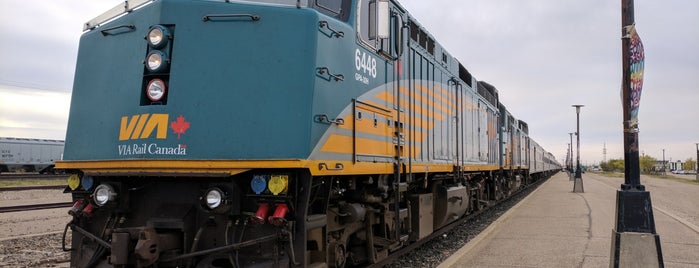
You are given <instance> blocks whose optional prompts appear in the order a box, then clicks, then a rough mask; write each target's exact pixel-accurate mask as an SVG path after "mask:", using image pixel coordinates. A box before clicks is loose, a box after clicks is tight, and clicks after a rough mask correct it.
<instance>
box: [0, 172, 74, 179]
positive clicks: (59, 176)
mask: <svg viewBox="0 0 699 268" xmlns="http://www.w3.org/2000/svg"><path fill="white" fill-rule="evenodd" d="M69 176H70V174H35V173H20V174H14V173H3V174H0V180H20V179H55V180H58V179H68V177H69Z"/></svg>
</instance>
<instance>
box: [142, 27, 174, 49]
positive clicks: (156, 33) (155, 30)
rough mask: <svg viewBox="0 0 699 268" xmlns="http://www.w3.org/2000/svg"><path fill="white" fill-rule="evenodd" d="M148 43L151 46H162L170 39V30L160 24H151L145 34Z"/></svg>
mask: <svg viewBox="0 0 699 268" xmlns="http://www.w3.org/2000/svg"><path fill="white" fill-rule="evenodd" d="M146 39H147V40H148V44H149V45H150V46H151V47H153V48H163V47H164V46H165V45H167V42H168V40H169V39H170V31H169V30H168V29H167V28H165V27H164V26H162V25H153V26H151V27H150V30H149V31H148V36H146Z"/></svg>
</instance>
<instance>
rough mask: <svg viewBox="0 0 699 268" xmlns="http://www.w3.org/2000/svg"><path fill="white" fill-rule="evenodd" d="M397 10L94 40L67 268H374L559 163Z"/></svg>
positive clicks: (253, 15) (115, 16)
mask: <svg viewBox="0 0 699 268" xmlns="http://www.w3.org/2000/svg"><path fill="white" fill-rule="evenodd" d="M498 94H499V93H498V91H497V89H495V87H493V86H492V85H489V84H487V83H485V82H482V81H478V80H476V79H475V78H474V77H473V76H472V75H471V73H470V72H469V71H468V70H467V69H466V68H465V67H464V66H463V65H462V64H461V63H459V62H458V61H457V59H455V58H454V57H452V56H451V55H450V54H449V53H448V52H447V51H446V50H445V49H444V48H443V47H442V46H441V45H440V44H439V43H438V42H437V41H435V39H434V37H433V36H431V35H430V34H429V33H428V32H427V31H426V30H425V29H424V28H423V27H421V26H420V25H419V23H418V22H417V21H416V20H415V19H414V18H413V17H411V16H410V14H409V13H408V12H407V11H406V10H405V9H404V8H403V7H401V6H400V4H399V3H398V2H397V1H389V0H245V1H235V0H221V1H215V0H155V1H147V0H132V1H126V2H125V3H124V4H123V5H119V6H117V7H115V8H114V9H112V10H110V11H108V12H106V13H105V14H103V15H101V16H99V17H97V18H95V19H94V20H92V21H90V22H88V23H86V25H85V33H84V34H83V36H82V37H81V40H80V48H79V53H78V59H77V67H76V72H75V81H74V86H73V95H72V103H71V108H70V116H69V122H68V130H67V134H66V142H65V151H64V161H62V162H59V163H58V164H57V167H58V168H62V169H65V170H68V171H70V172H72V173H73V175H72V176H71V178H70V180H69V187H70V189H69V192H70V193H71V194H72V197H73V200H74V202H75V205H74V206H73V208H71V210H70V214H71V215H73V220H72V221H71V222H70V223H69V224H68V227H69V228H70V229H71V230H72V231H73V232H72V241H71V243H70V248H71V262H72V264H71V266H73V267H93V266H105V265H111V266H124V267H125V266H139V267H142V266H158V267H174V266H192V267H212V266H216V267H227V266H231V267H297V266H298V267H324V266H328V267H344V266H354V265H366V264H370V263H376V262H378V261H381V260H382V259H384V258H386V256H388V255H389V254H391V252H393V251H395V250H397V249H399V248H402V247H404V246H406V245H408V244H410V243H413V242H415V241H418V240H420V239H422V238H424V237H426V236H428V235H429V234H430V233H432V232H433V231H435V230H437V229H438V228H440V227H442V226H444V225H446V224H448V223H450V222H452V221H454V220H455V219H457V218H459V217H461V216H463V215H465V214H468V213H470V212H472V211H474V210H478V209H483V208H484V207H485V206H487V204H488V203H489V202H491V201H493V200H497V199H499V198H502V197H504V196H505V195H507V194H509V193H510V192H512V191H514V190H517V189H518V188H519V187H520V185H522V184H525V183H528V182H529V181H530V180H532V179H533V178H538V177H542V176H546V175H548V174H550V173H552V172H556V171H558V169H559V168H560V166H559V164H558V163H557V162H556V161H555V159H554V158H553V156H552V155H551V154H550V153H547V152H546V151H544V150H543V149H542V148H541V147H540V146H538V145H537V144H536V143H535V142H534V141H533V140H531V139H530V138H529V136H528V126H527V124H526V123H524V122H523V121H520V120H516V119H515V118H514V117H513V116H512V115H511V114H509V112H507V110H506V109H505V106H504V105H502V104H501V103H500V102H499V98H498Z"/></svg>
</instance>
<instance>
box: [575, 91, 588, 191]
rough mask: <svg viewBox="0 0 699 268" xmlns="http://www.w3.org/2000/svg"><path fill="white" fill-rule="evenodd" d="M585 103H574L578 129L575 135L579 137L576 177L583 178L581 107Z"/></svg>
mask: <svg viewBox="0 0 699 268" xmlns="http://www.w3.org/2000/svg"><path fill="white" fill-rule="evenodd" d="M584 106H585V105H580V104H576V105H573V107H575V113H576V114H577V130H576V131H575V136H577V137H578V155H577V159H576V160H575V165H576V168H575V178H576V179H577V178H581V179H582V169H581V168H580V107H584Z"/></svg>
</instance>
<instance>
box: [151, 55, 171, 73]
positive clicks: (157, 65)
mask: <svg viewBox="0 0 699 268" xmlns="http://www.w3.org/2000/svg"><path fill="white" fill-rule="evenodd" d="M168 62H169V60H168V58H167V55H165V53H163V52H162V51H160V50H153V51H151V52H150V53H148V57H146V68H148V71H150V72H154V73H157V72H162V71H165V70H166V69H167V67H168Z"/></svg>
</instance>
